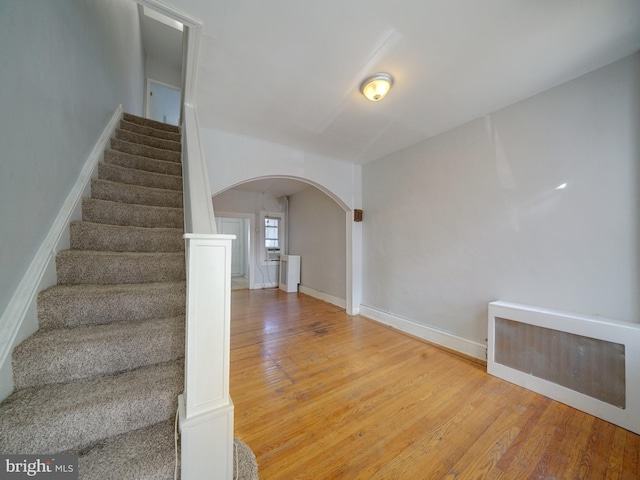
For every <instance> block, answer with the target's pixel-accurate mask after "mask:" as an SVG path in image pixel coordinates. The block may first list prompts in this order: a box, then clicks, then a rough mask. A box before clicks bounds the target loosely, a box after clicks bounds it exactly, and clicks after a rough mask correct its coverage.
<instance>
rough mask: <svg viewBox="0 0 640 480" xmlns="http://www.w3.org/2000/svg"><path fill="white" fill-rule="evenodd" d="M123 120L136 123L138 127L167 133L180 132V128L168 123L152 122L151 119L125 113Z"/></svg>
mask: <svg viewBox="0 0 640 480" xmlns="http://www.w3.org/2000/svg"><path fill="white" fill-rule="evenodd" d="M122 119H123V120H124V121H126V122H131V123H135V124H137V125H145V126H147V127H152V128H155V129H157V130H166V131H167V132H174V133H179V132H180V127H177V126H176V125H169V124H168V123H162V122H158V121H157V120H151V119H150V118H144V117H139V116H137V115H133V114H131V113H126V112H125V113H124V114H123V115H122Z"/></svg>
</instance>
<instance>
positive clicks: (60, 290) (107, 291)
mask: <svg viewBox="0 0 640 480" xmlns="http://www.w3.org/2000/svg"><path fill="white" fill-rule="evenodd" d="M185 294H186V286H185V283H184V282H183V281H177V282H157V283H126V284H125V283H123V284H107V285H101V284H79V285H54V286H52V287H49V288H47V289H46V290H43V291H42V292H40V294H39V295H38V319H39V322H40V328H41V329H51V328H63V327H74V326H78V325H96V324H105V323H117V322H123V321H129V320H143V319H146V318H154V317H159V316H165V315H167V316H175V315H184V312H185V302H186V300H185Z"/></svg>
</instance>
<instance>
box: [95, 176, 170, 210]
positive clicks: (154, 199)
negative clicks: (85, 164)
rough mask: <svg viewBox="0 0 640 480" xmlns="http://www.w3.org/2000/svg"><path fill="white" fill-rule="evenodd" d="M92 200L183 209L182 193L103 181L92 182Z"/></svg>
mask: <svg viewBox="0 0 640 480" xmlns="http://www.w3.org/2000/svg"><path fill="white" fill-rule="evenodd" d="M91 198H95V199H98V200H109V201H111V202H118V203H130V204H136V205H152V206H155V207H173V208H180V207H182V192H177V191H175V190H166V189H164V188H150V187H141V186H139V185H128V184H126V183H119V182H112V181H110V180H101V179H97V180H96V179H94V180H91Z"/></svg>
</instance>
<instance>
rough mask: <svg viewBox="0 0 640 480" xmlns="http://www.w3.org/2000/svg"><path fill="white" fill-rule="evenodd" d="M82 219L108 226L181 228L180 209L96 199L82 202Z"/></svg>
mask: <svg viewBox="0 0 640 480" xmlns="http://www.w3.org/2000/svg"><path fill="white" fill-rule="evenodd" d="M82 219H83V220H84V221H89V222H94V223H105V224H110V225H122V226H140V227H169V228H182V227H183V226H184V213H183V209H182V207H168V206H158V205H141V204H131V203H122V202H114V201H111V200H102V199H98V198H84V199H83V200H82Z"/></svg>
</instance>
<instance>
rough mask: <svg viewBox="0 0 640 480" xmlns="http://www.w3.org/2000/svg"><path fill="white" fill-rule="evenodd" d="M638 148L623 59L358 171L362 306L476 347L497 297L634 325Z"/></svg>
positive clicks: (639, 58) (632, 90)
mask: <svg viewBox="0 0 640 480" xmlns="http://www.w3.org/2000/svg"><path fill="white" fill-rule="evenodd" d="M639 143H640V55H634V56H632V57H628V58H626V59H624V60H621V61H619V62H617V63H614V64H612V65H610V66H608V67H605V68H603V69H600V70H597V71H595V72H593V73H590V74H588V75H585V76H583V77H581V78H579V79H577V80H574V81H572V82H569V83H566V84H564V85H561V86H559V87H557V88H554V89H552V90H549V91H547V92H544V93H542V94H540V95H537V96H535V97H532V98H530V99H528V100H525V101H522V102H519V103H517V104H515V105H512V106H510V107H507V108H505V109H503V110H500V111H498V112H496V113H493V114H491V115H488V116H486V117H485V118H482V119H478V120H475V121H472V122H470V123H468V124H465V125H463V126H461V127H459V128H456V129H454V130H451V131H449V132H447V133H444V134H442V135H439V136H437V137H435V138H432V139H430V140H427V141H425V142H422V143H420V144H418V145H415V146H413V147H411V148H407V149H405V150H403V151H401V152H397V153H395V154H392V155H389V156H388V157H386V158H384V159H382V160H379V161H376V162H374V163H371V164H368V165H366V166H365V167H364V169H363V205H364V212H365V215H364V227H363V237H364V242H363V243H364V254H363V263H364V268H363V272H364V273H363V277H364V280H363V304H364V305H367V306H371V307H373V308H375V309H377V310H379V311H382V312H390V313H391V314H393V315H395V316H398V317H401V318H404V319H409V320H411V321H414V322H417V323H419V324H423V325H428V326H432V327H435V328H437V329H441V330H445V331H447V332H452V333H454V334H455V335H458V336H461V337H464V338H466V339H470V340H473V341H477V342H482V343H484V341H485V338H486V334H487V303H488V302H490V301H492V300H496V299H501V300H506V301H512V302H518V303H523V304H531V305H537V306H542V307H549V308H556V309H560V310H568V311H572V312H579V313H584V314H591V315H599V316H603V317H608V318H613V319H619V320H626V321H632V322H638V321H639V320H640V319H639V313H640V295H638V292H640V257H639V250H640V248H639V247H640V245H639V235H640V212H639V211H638V210H639V208H638V207H639V204H640V187H639V185H640V161H639V154H640V148H639V146H640V145H639ZM564 183H566V184H567V185H566V188H564V189H560V190H557V189H556V188H557V187H558V186H560V185H561V184H564Z"/></svg>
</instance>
